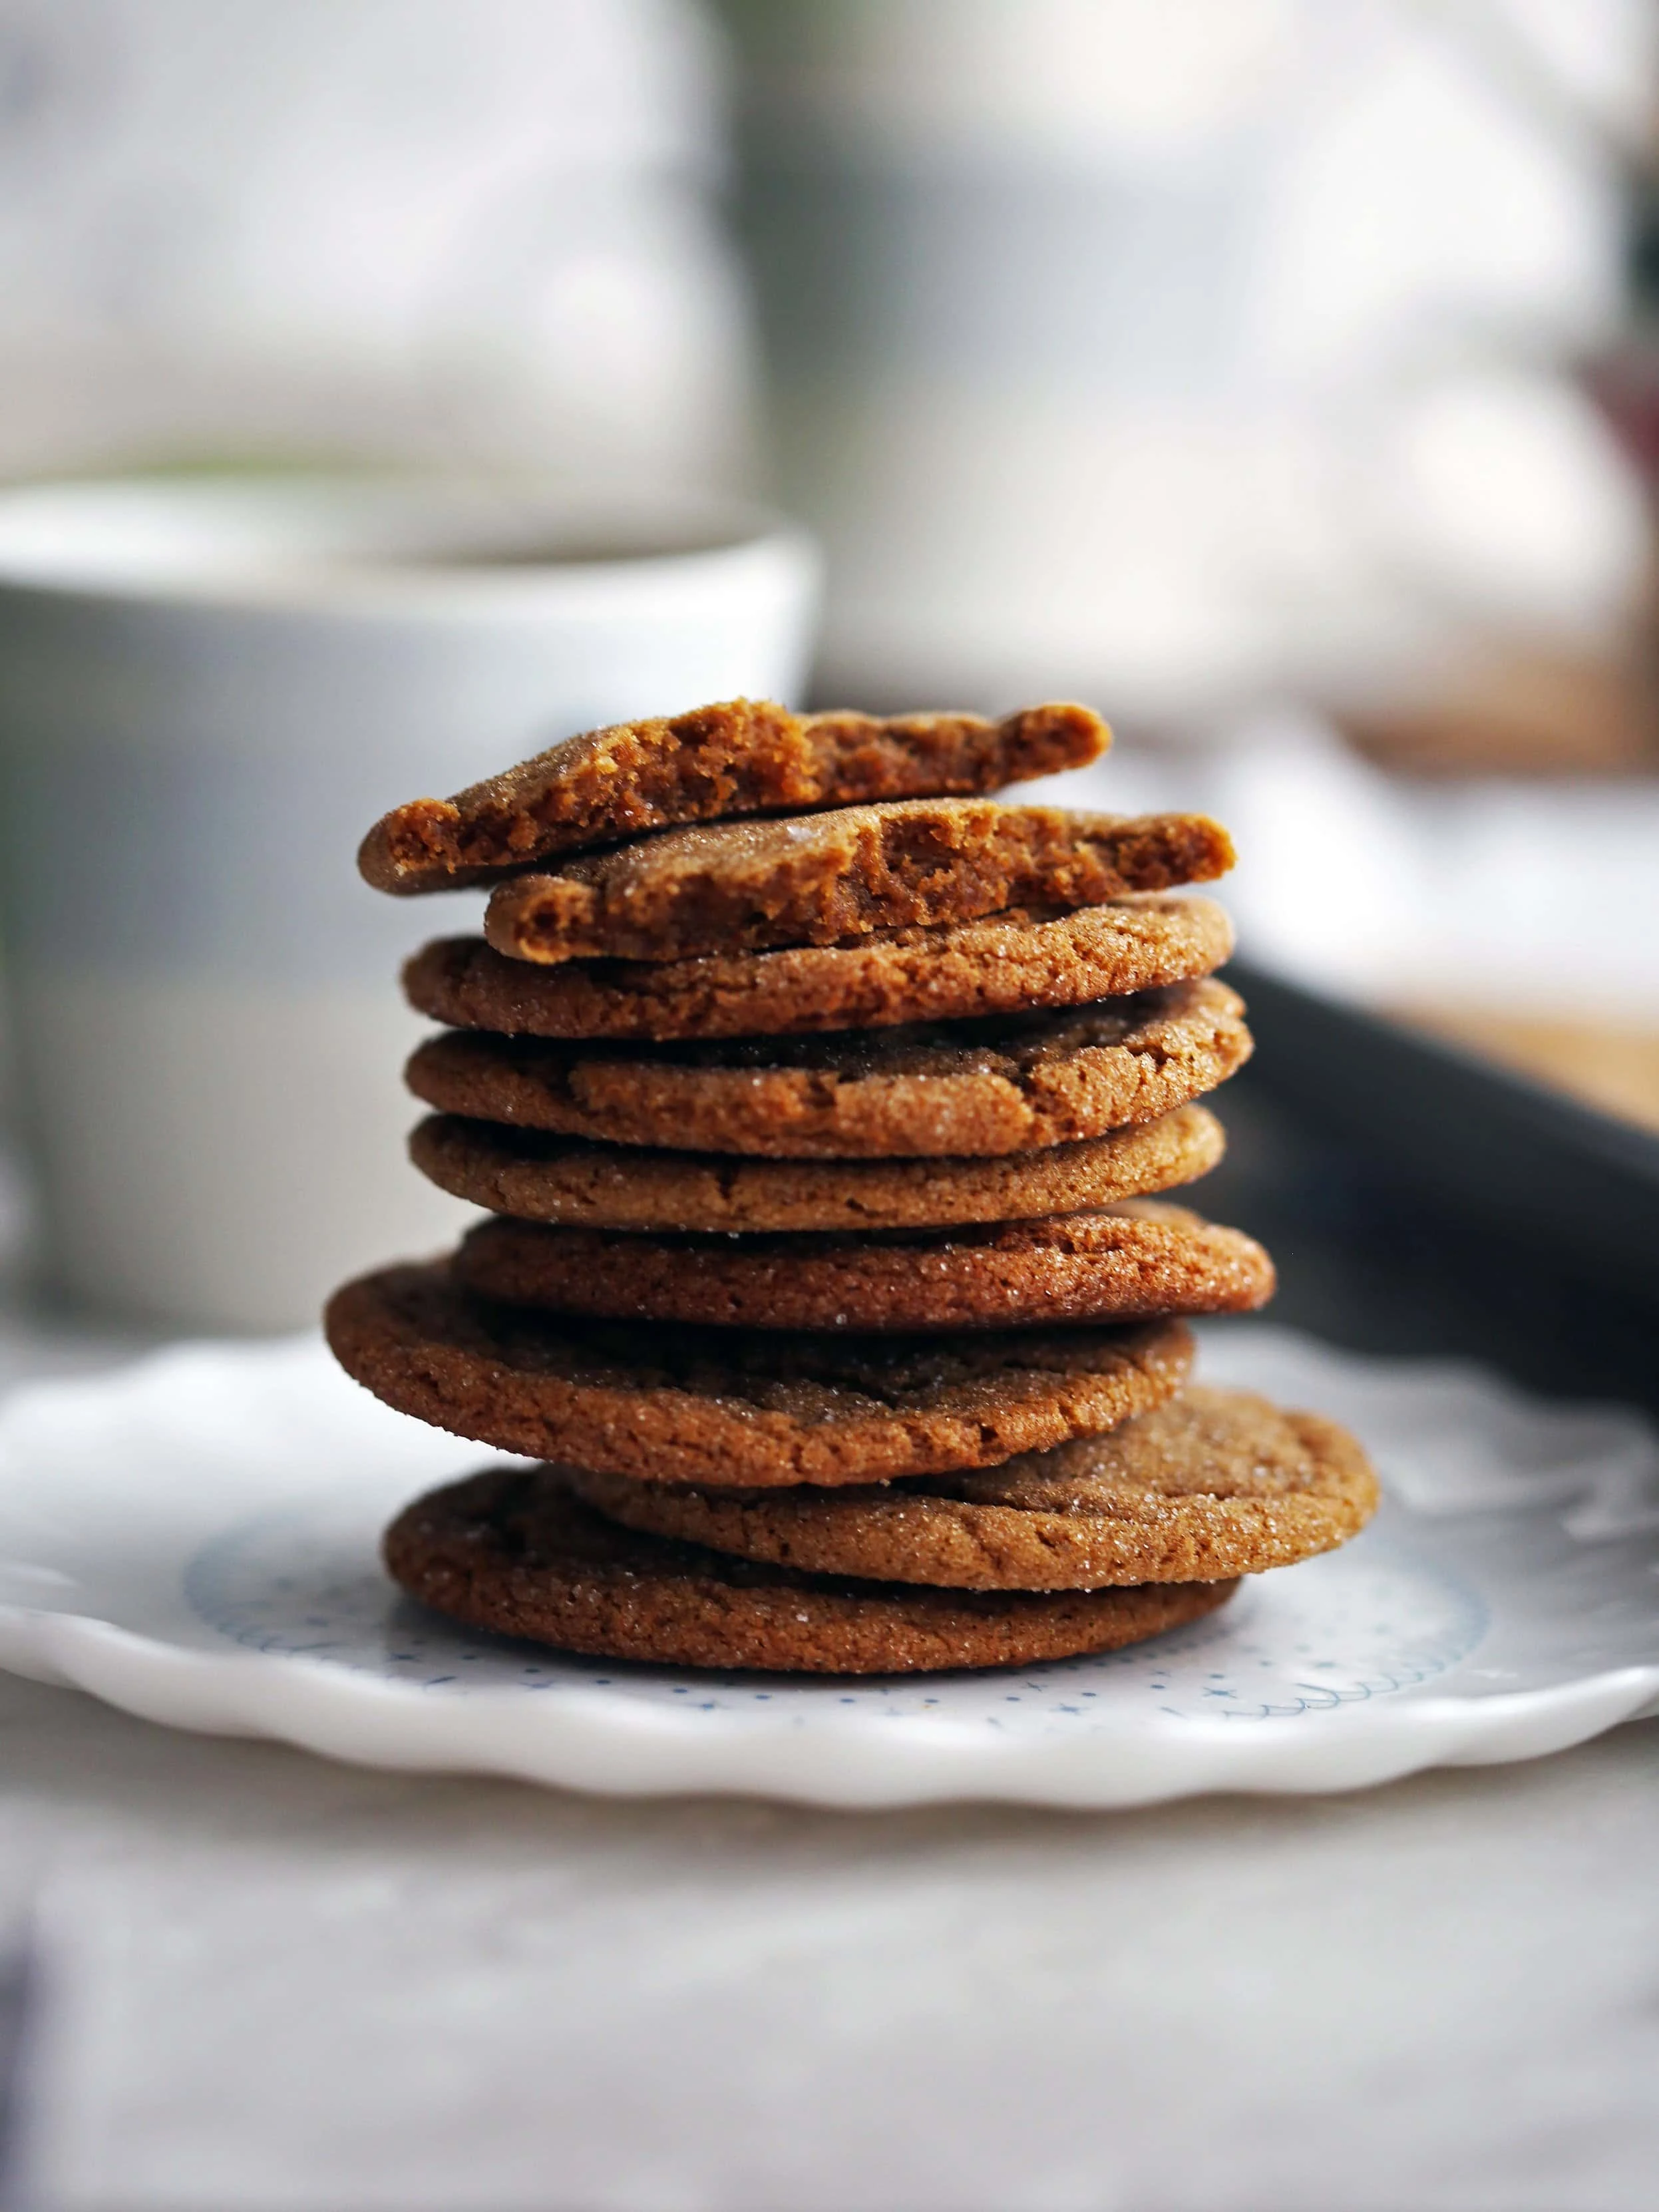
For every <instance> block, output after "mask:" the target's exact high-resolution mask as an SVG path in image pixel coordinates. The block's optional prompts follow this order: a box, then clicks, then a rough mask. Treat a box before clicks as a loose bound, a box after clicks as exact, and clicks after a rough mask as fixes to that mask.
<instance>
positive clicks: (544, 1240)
mask: <svg viewBox="0 0 1659 2212" xmlns="http://www.w3.org/2000/svg"><path fill="white" fill-rule="evenodd" d="M454 1266H455V1273H456V1277H457V1279H458V1280H459V1281H460V1282H462V1283H465V1285H467V1286H468V1287H469V1288H470V1289H471V1290H474V1291H477V1292H478V1293H479V1295H480V1296H481V1297H488V1298H498V1299H502V1300H504V1301H506V1302H507V1304H513V1305H520V1304H522V1305H535V1306H544V1307H547V1308H549V1309H550V1310H552V1311H554V1312H557V1313H563V1314H588V1315H593V1316H606V1317H608V1318H611V1319H617V1320H622V1319H627V1320H631V1321H678V1322H714V1323H716V1324H718V1325H719V1326H720V1327H722V1328H805V1329H839V1328H848V1329H868V1330H874V1331H881V1330H886V1329H964V1328H1005V1329H1006V1328H1031V1327H1033V1326H1035V1325H1036V1324H1038V1323H1042V1322H1050V1323H1052V1322H1067V1321H1139V1320H1142V1319H1145V1318H1146V1317H1149V1316H1152V1315H1153V1314H1206V1313H1248V1312H1249V1311H1250V1310H1252V1309H1254V1308H1255V1307H1256V1306H1261V1305H1265V1304H1267V1300H1268V1299H1269V1298H1270V1297H1272V1296H1273V1262H1272V1261H1271V1260H1270V1259H1269V1258H1268V1257H1267V1254H1266V1253H1265V1252H1264V1251H1263V1250H1262V1249H1261V1246H1260V1245H1259V1244H1258V1243H1256V1242H1255V1239H1254V1237H1246V1236H1245V1235H1244V1233H1243V1231H1242V1230H1237V1229H1224V1228H1222V1227H1221V1226H1219V1225H1218V1224H1217V1223H1215V1222H1212V1221H1205V1220H1203V1219H1201V1218H1200V1217H1199V1215H1197V1214H1196V1213H1189V1212H1188V1211H1187V1210H1186V1208H1185V1207H1183V1206H1165V1205H1163V1204H1160V1203H1159V1202H1158V1201H1157V1200H1150V1199H1129V1200H1126V1201H1125V1202H1124V1203H1123V1204H1122V1205H1121V1206H1111V1207H1109V1208H1107V1209H1105V1210H1104V1211H1103V1212H1097V1213H1062V1214H1048V1215H1046V1216H1044V1217H1043V1218H1041V1219H1039V1220H1036V1221H1009V1222H1002V1223H998V1224H994V1225H988V1226H987V1225H964V1226H963V1227H961V1228H956V1229H945V1230H937V1229H913V1230H883V1231H876V1232H874V1233H872V1234H870V1235H866V1236H861V1237H842V1236H838V1235H833V1234H831V1235H823V1236H810V1235H799V1236H794V1235H781V1236H759V1237H661V1236H659V1237H647V1236H643V1235H640V1236H633V1235H621V1234H617V1235H613V1234H611V1232H610V1231H605V1230H599V1229H560V1228H550V1227H548V1226H547V1225H544V1224H543V1223H541V1222H531V1221H511V1220H507V1219H505V1218H497V1219H495V1220H493V1221H486V1222H483V1223H481V1224H480V1225H479V1226H478V1227H477V1229H473V1230H471V1231H468V1233H467V1235H466V1236H465V1237H464V1238H463V1239H462V1242H461V1247H460V1249H459V1252H458V1253H457V1254H456V1255H455V1261H454Z"/></svg>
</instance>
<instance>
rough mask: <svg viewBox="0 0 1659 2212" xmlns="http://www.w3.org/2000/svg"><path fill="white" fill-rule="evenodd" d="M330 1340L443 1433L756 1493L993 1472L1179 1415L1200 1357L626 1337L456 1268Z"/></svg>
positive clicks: (344, 1295)
mask: <svg viewBox="0 0 1659 2212" xmlns="http://www.w3.org/2000/svg"><path fill="white" fill-rule="evenodd" d="M325 1330H326V1333H327V1336H328V1341H329V1345H330V1347H331V1350H332V1352H333V1353H334V1356H335V1358H337V1360H338V1361H339V1363H340V1364H341V1365H342V1366H343V1368H344V1369H345V1370H346V1372H347V1374H348V1375H350V1376H354V1377H355V1378H356V1381H357V1382H359V1383H362V1385H363V1387H364V1388H365V1389H368V1390H371V1391H373V1393H374V1395H375V1396H376V1397H377V1398H379V1399H380V1400H382V1401H384V1402H385V1403H386V1405H388V1406H394V1407H397V1409H398V1412H399V1413H412V1414H413V1415H414V1416H415V1418H416V1419H417V1420H422V1421H427V1422H429V1423H430V1424H431V1425H432V1426H433V1427H435V1428H440V1429H447V1430H449V1431H452V1432H453V1434H454V1435H456V1436H462V1437H473V1438H475V1439H476V1440H477V1442H479V1443H487V1444H491V1445H494V1446H495V1449H497V1450H500V1451H511V1452H522V1453H525V1454H526V1455H528V1456H529V1457H531V1458H532V1459H546V1460H558V1461H564V1462H570V1463H572V1464H574V1465H575V1466H578V1467H583V1468H593V1469H596V1470H598V1471H599V1472H600V1473H602V1474H627V1475H633V1476H635V1477H637V1478H638V1479H640V1480H645V1481H649V1482H696V1483H702V1484H706V1485H711V1486H712V1485H717V1484H720V1483H741V1484H743V1485H744V1486H746V1487H750V1488H761V1487H764V1486H769V1485H771V1484H775V1483H799V1482H813V1483H829V1484H835V1483H843V1482H855V1483H869V1482H880V1481H884V1480H888V1479H889V1478H890V1477H892V1476H895V1475H904V1474H933V1473H937V1472H945V1471H948V1470H950V1469H952V1468H967V1467H992V1466H994V1465H995V1464H996V1462H998V1461H999V1460H1005V1459H1012V1457H1013V1456H1014V1455H1015V1454H1016V1453H1017V1452H1022V1451H1042V1450H1044V1449H1047V1448H1048V1446H1050V1445H1053V1444H1057V1443H1064V1442H1065V1441H1066V1439H1067V1438H1068V1437H1078V1436H1090V1435H1092V1434H1094V1433H1095V1432H1096V1431H1098V1430H1102V1429H1109V1428H1111V1427H1113V1426H1114V1425H1115V1424H1116V1423H1117V1422H1119V1421H1122V1420H1127V1419H1129V1417H1130V1416H1131V1415H1132V1414H1134V1413H1144V1412H1146V1411H1147V1410H1149V1409H1150V1408H1151V1407H1153V1406H1157V1405H1161V1404H1162V1403H1163V1401H1164V1399H1166V1398H1169V1397H1172V1396H1173V1395H1175V1393H1176V1391H1177V1390H1178V1389H1180V1388H1181V1385H1182V1383H1183V1382H1184V1381H1185V1380H1186V1376H1187V1373H1188V1368H1189V1367H1190V1365H1191V1364H1192V1356H1193V1346H1192V1338H1191V1336H1190V1334H1189V1333H1188V1330H1187V1329H1186V1328H1183V1327H1182V1324H1181V1323H1180V1322H1170V1321H1164V1322H1154V1323H1152V1324H1150V1325H1149V1326H1146V1327H1143V1328H1117V1329H1102V1328H1083V1329H1066V1328H1051V1329H1033V1330H1030V1331H1024V1330H1022V1331H1020V1332H1019V1333H1018V1334H1013V1335H1005V1336H998V1335H990V1336H972V1335H969V1336H949V1335H936V1336H927V1337H889V1338H881V1337H873V1338H872V1337H864V1338H860V1337H853V1336H811V1335H787V1334H765V1335H762V1334H752V1335H751V1334H744V1332H742V1331H738V1330H729V1329H714V1328H671V1327H668V1326H666V1325H664V1326H659V1327H657V1328H646V1329H641V1328H630V1327H627V1326H623V1327H618V1326H617V1325H616V1324H614V1323H606V1322H584V1321H578V1320H570V1319H565V1318H560V1317H556V1316H551V1315H547V1314H537V1313H532V1312H526V1311H524V1310H516V1309H513V1308H511V1307H504V1306H499V1305H492V1304H489V1303H488V1302H487V1301H485V1300H483V1299H482V1298H478V1297H474V1296H473V1295H472V1294H471V1292H470V1291H467V1290H465V1288H463V1287H462V1286H461V1285H459V1284H458V1283H457V1281H456V1280H455V1279H454V1276H453V1274H452V1273H451V1271H450V1268H449V1267H448V1264H447V1262H445V1261H436V1262H433V1263H428V1265H426V1266H404V1267H386V1268H382V1269H381V1270H380V1272H379V1273H375V1274H372V1275H365V1276H362V1277H361V1278H360V1279H358V1280H357V1281H356V1282H353V1283H348V1284H347V1285H345V1287H344V1288H343V1290H340V1291H336V1293H335V1295H334V1297H332V1299H331V1301H330V1303H329V1307H328V1310H327V1314H326V1316H325Z"/></svg>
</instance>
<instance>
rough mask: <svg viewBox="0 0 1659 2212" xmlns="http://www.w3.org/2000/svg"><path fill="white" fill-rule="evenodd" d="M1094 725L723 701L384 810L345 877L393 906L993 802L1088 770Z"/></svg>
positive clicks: (1028, 716) (1081, 718)
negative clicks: (808, 829) (886, 808)
mask: <svg viewBox="0 0 1659 2212" xmlns="http://www.w3.org/2000/svg"><path fill="white" fill-rule="evenodd" d="M1110 735H1111V733H1110V732H1109V730H1108V729H1107V727H1106V725H1105V724H1104V723H1103V721H1102V720H1101V719H1100V717H1099V715H1098V714H1094V713H1092V712H1091V710H1090V709H1089V708H1086V707H1078V706H1073V705H1072V704H1070V703H1069V702H1050V703H1049V704H1048V705H1046V706H1041V707H1028V708H1024V709H1022V711H1021V712H1019V713H1018V714H1008V715H1005V716H1004V717H1003V719H1002V720H1000V721H996V722H992V721H987V720H985V719H984V718H983V717H982V716H981V715H978V714H894V715H889V716H886V717H881V716H878V715H874V714H854V713H852V712H849V711H844V710H843V711H836V712H831V713H828V714H792V713H791V712H790V710H789V709H788V708H787V707H780V706H778V705H777V704H776V703H775V702H774V701H772V700H769V699H728V700H724V701H720V702H717V703H715V704H714V705H713V706H708V707H696V708H692V709H691V710H690V712H689V713H687V714H671V715H659V716H656V717H653V718H652V719H649V720H644V721H638V722H620V723H616V724H613V725H612V726H611V727H609V728H607V729H603V730H589V731H586V732H583V733H582V734H581V735H580V736H577V737H571V738H563V739H562V740H561V741H560V743H559V744H556V745H550V747H549V748H548V749H547V750H546V751H545V752H541V753H538V754H537V755H536V757H534V758H533V759H532V760H527V761H524V762H521V763H520V764H519V766H517V767H516V768H511V769H507V771H506V772H505V773H504V774H503V775H495V776H491V777H489V778H488V779H487V780H486V781H484V782H483V783H475V784H473V785H471V787H469V788H468V789H467V790H465V791H459V792H457V793H454V795H453V797H452V798H449V799H413V800H411V801H410V803H409V804H408V805H404V806H398V807H394V808H393V809H392V811H391V812H390V813H389V814H386V815H385V816H383V817H381V819H380V821H379V822H377V823H375V825H374V828H373V829H371V830H370V831H369V833H368V836H367V837H365V838H364V840H363V842H362V848H361V849H360V850H359V853H358V855H357V866H358V868H359V870H360V872H362V876H363V877H364V878H365V880H366V881H368V883H371V884H374V887H375V889H376V890H383V891H392V892H394V893H397V894H399V895H407V894H409V893H411V892H419V891H433V890H454V889H459V888H462V887H464V886H465V885H467V884H485V883H493V882H495V881H496V880H498V879H499V878H500V877H501V876H502V875H503V874H507V873H511V872H513V871H514V870H518V869H521V868H525V867H527V866H533V865H534V864H535V862H537V861H538V860H544V859H546V858H547V857H548V856H549V855H550V854H555V853H565V852H576V851H580V850H581V849H583V848H586V847H588V846H591V845H605V844H612V843H615V842H617V841H618V840H619V839H621V838H624V837H632V836H638V835H639V834H640V832H641V830H652V829H665V828H667V827H669V826H670V825H671V824H674V823H684V822H710V821H714V820H717V819H720V818H723V817H730V816H733V815H737V816H741V815H748V814H769V813H788V812H792V811H796V810H799V809H801V808H806V807H817V806H846V805H859V804H862V803H867V802H870V801H872V800H878V799H927V798H935V797H938V798H943V797H948V796H951V795H952V794H960V795H963V796H966V795H968V794H970V793H978V792H987V791H996V790H999V789H1000V787H1002V786H1003V785H1004V784H1008V783H1018V782H1020V781H1024V779H1025V778H1027V777H1030V776H1039V775H1054V773H1055V772H1056V771H1057V770H1059V769H1068V768H1080V767H1082V766H1083V765H1084V763H1085V762H1088V761H1091V760H1094V759H1096V758H1097V757H1098V756H1099V755H1100V754H1101V753H1103V751H1104V750H1105V749H1106V747H1107V745H1108V744H1109V742H1110Z"/></svg>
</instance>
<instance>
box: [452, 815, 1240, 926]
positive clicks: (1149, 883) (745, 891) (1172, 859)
mask: <svg viewBox="0 0 1659 2212" xmlns="http://www.w3.org/2000/svg"><path fill="white" fill-rule="evenodd" d="M1232 864H1233V851H1232V845H1231V842H1230V840H1229V838H1228V836H1227V833H1226V831H1225V829H1222V828H1221V826H1220V824H1219V823H1215V822H1212V821H1210V820H1209V819H1208V817H1206V816H1205V815H1201V814H1146V815H1115V814H1074V813H1069V812H1067V811H1065V810H1064V809H1062V808H1060V807H1056V806H1001V805H998V804H997V803H996V801H995V800H994V799H897V800H893V801H891V802H889V803H887V804H884V805H878V806H845V807H838V808H836V809H835V810H834V811H830V812H828V813H823V814H811V815H807V816H805V817H791V818H790V819H788V820H787V821H782V822H720V823H711V824H708V825H706V826H702V827H698V828H696V829H669V830H665V831H664V832H663V833H662V834H661V835H660V836H655V837H646V838H641V839H639V840H637V841H636V842H634V843H633V844H630V845H623V846H618V847H614V848H611V850H610V851H608V852H604V853H595V854H587V855H586V856H584V857H582V858H580V859H577V860H573V861H571V862H570V863H569V864H568V866H565V867H562V868H561V869H560V870H559V872H557V873H556V874H534V875H521V876H518V877H515V878H513V880H512V881H510V882H508V883H504V884H501V885H500V886H499V887H498V889H497V890H495V893H494V895H493V896H492V897H491V899H490V902H489V913H488V915H486V917H485V921H484V935H485V937H486V938H487V939H488V940H489V943H490V944H491V945H493V946H494V947H495V951H498V952H501V953H504V954H505V955H506V956H507V957H508V958H510V959H514V960H530V961H536V962H538V963H542V964H543V965H545V966H553V965H556V964H559V963H563V962H565V961H568V960H594V959H600V960H604V959H614V960H661V961H669V960H681V959H688V958H696V957H698V956H699V955H702V954H704V953H711V952H731V951H763V950H765V949H766V948H767V947H769V946H773V945H836V944H844V943H846V942H847V941H848V939H854V938H858V937H864V936H867V935H869V934H870V933H872V932H874V931H877V930H885V929H906V928H915V927H921V928H927V927H933V926H934V925H936V924H938V923H939V922H950V921H975V920H977V919H978V918H979V917H980V916H981V915H989V914H997V913H1000V912H1004V911H1006V909H1007V908H1013V907H1024V906H1030V905H1041V906H1044V907H1048V908H1056V907H1058V908H1067V907H1085V906H1098V905H1102V904H1104V903H1105V902H1108V901H1109V900H1112V899H1120V898H1122V897H1123V896H1125V895H1126V894H1127V893H1130V892H1134V891H1161V890H1170V888H1172V887H1173V886H1174V885H1176V884H1191V883H1206V882H1208V881H1210V880H1211V879H1212V878H1214V877H1216V876H1219V875H1225V872H1226V871H1227V870H1228V869H1229V868H1230V867H1231V866H1232Z"/></svg>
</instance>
